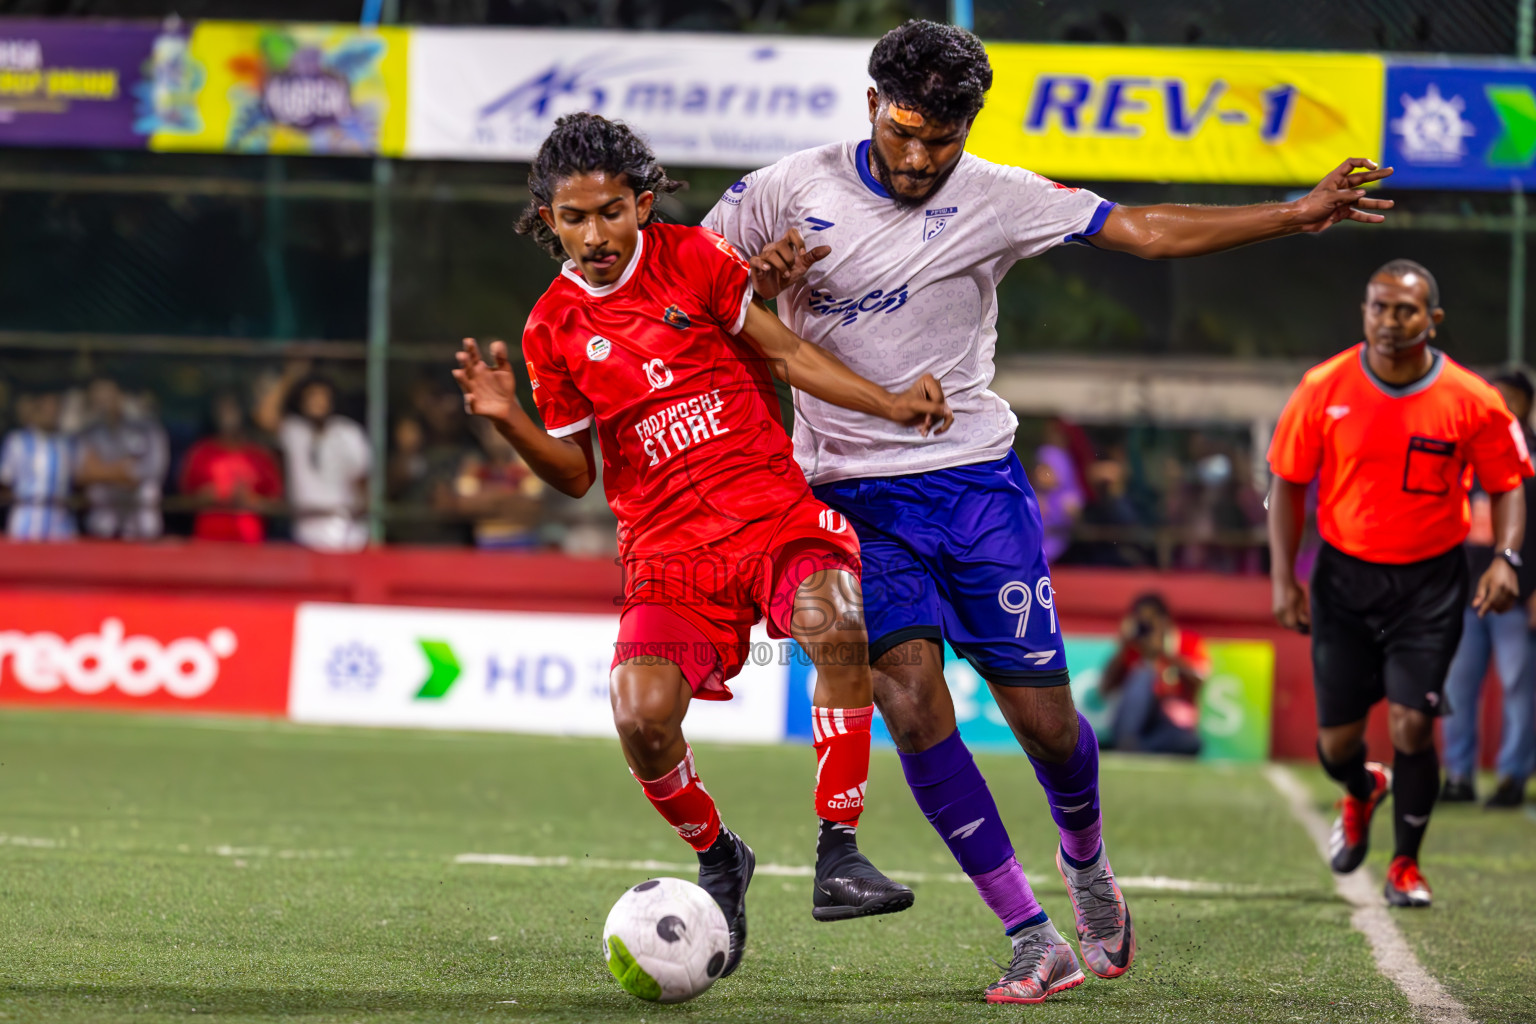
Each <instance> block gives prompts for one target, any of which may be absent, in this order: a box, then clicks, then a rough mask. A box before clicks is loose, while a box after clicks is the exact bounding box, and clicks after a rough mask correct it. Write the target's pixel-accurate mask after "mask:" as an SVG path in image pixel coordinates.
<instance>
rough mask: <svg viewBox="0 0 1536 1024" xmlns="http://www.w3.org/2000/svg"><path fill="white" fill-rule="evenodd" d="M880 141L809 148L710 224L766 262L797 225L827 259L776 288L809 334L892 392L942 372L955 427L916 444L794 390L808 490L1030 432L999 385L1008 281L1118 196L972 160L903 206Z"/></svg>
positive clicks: (979, 453)
mask: <svg viewBox="0 0 1536 1024" xmlns="http://www.w3.org/2000/svg"><path fill="white" fill-rule="evenodd" d="M869 147H870V142H869V140H867V139H866V140H863V141H860V142H851V141H850V142H843V143H837V144H834V145H831V146H822V147H820V148H819V149H810V150H805V151H803V152H800V153H796V154H794V155H793V156H788V157H785V158H784V159H783V160H780V161H779V162H778V163H776V164H774V165H772V166H771V167H766V168H764V169H762V170H760V171H754V172H753V173H751V174H749V175H747V176H746V177H745V178H743V179H741V181H739V182H737V183H736V184H735V185H733V186H732V187H731V189H730V190H729V191H728V192H726V193H725V196H724V197H723V198H722V199H721V200H720V202H719V203H718V204H716V206H715V208H714V209H713V210H711V211H710V213H709V215H708V216H707V217H705V219H704V226H705V227H707V228H709V229H711V230H713V231H716V232H718V233H719V234H722V235H724V236H725V237H726V238H727V239H729V240H730V242H731V244H732V245H734V246H736V248H737V249H739V250H740V251H742V252H743V253H748V254H752V255H756V254H757V253H760V252H762V251H763V250H764V249H766V248H768V246H769V245H771V244H772V243H773V242H775V241H777V240H778V238H779V237H780V236H781V235H783V234H784V232H785V230H786V228H788V227H797V228H798V229H799V231H800V233H801V236H802V237H803V238H804V239H805V242H806V244H807V245H810V246H817V245H826V246H830V247H831V253H830V254H829V255H828V256H827V257H826V258H824V259H822V260H820V261H818V262H817V263H816V264H815V265H814V266H812V267H811V268H810V270H809V272H808V273H807V274H806V275H805V276H803V277H801V278H799V279H798V280H796V281H794V282H793V283H791V284H790V285H789V287H788V288H786V289H785V290H784V291H783V292H782V293H781V294H780V295H779V296H778V308H779V315H780V317H781V318H782V319H783V320H784V322H785V323H786V324H788V325H789V327H790V329H791V330H793V331H794V332H795V333H797V334H799V335H800V336H801V337H802V338H805V339H807V340H809V341H814V342H815V343H816V344H818V345H820V346H822V347H823V348H825V349H827V350H828V351H830V352H832V353H834V354H836V355H837V357H838V358H839V359H841V360H842V361H843V362H844V363H847V364H848V365H849V366H850V367H851V368H853V370H854V371H855V372H856V373H860V374H863V375H865V376H867V377H869V378H870V379H871V380H877V381H879V382H880V383H881V384H882V385H883V386H885V387H887V388H890V387H893V386H895V385H896V384H897V383H898V382H903V381H907V382H910V381H914V380H918V379H919V378H921V376H922V375H923V374H924V373H931V374H933V375H934V376H935V377H937V378H939V380H940V381H941V382H942V383H943V385H944V395H945V398H946V399H947V400H948V401H949V405H950V408H951V409H953V410H954V412H955V424H954V426H953V427H951V428H950V429H949V430H948V431H946V432H944V433H943V434H939V435H937V436H930V437H917V436H916V435H915V434H914V433H913V432H912V431H910V430H902V429H901V428H900V427H895V426H894V425H892V424H885V423H882V421H881V420H880V419H879V418H878V417H875V416H868V415H865V414H863V413H856V412H850V411H848V410H846V409H839V408H837V407H836V406H834V405H831V404H829V403H827V402H822V401H819V400H818V399H815V398H812V397H810V396H809V395H806V394H804V393H803V392H798V391H797V392H796V393H795V456H796V458H797V460H798V461H799V462H800V467H801V468H802V469H803V470H805V475H806V477H807V478H808V479H809V480H810V482H811V483H812V484H823V483H831V482H833V481H835V480H846V479H849V478H850V477H869V476H896V475H905V474H908V473H921V472H925V471H927V470H932V469H945V468H948V467H951V466H964V465H969V464H971V463H975V462H984V461H990V460H993V459H997V458H1000V457H1002V456H1004V455H1006V454H1007V453H1008V452H1009V450H1010V449H1012V447H1013V436H1014V433H1015V431H1017V429H1018V426H1019V421H1018V420H1017V419H1016V418H1015V417H1014V415H1013V410H1011V409H1010V408H1009V407H1008V403H1007V402H1005V401H1003V400H1002V399H1001V398H999V397H998V396H997V395H995V394H993V393H992V391H991V390H990V388H991V385H992V376H993V362H992V359H993V352H994V350H995V349H996V347H997V284H998V282H999V281H1001V280H1002V278H1003V275H1004V274H1005V273H1007V272H1008V268H1009V267H1011V266H1013V265H1014V263H1016V262H1018V261H1019V260H1021V259H1025V258H1027V257H1030V256H1038V255H1039V254H1041V253H1043V252H1045V251H1046V250H1048V249H1051V248H1054V247H1055V246H1058V245H1061V244H1063V243H1065V242H1071V241H1077V240H1079V239H1081V238H1084V237H1086V236H1089V235H1092V234H1094V233H1096V232H1097V231H1098V230H1099V229H1100V228H1101V227H1102V226H1103V224H1104V220H1105V218H1106V217H1108V215H1109V212H1110V210H1111V209H1113V208H1114V204H1113V203H1110V202H1107V201H1105V200H1103V199H1100V198H1099V197H1098V196H1096V195H1094V194H1093V193H1092V192H1089V191H1087V190H1085V189H1072V188H1065V187H1063V186H1061V185H1058V184H1056V183H1054V182H1052V181H1049V180H1047V179H1045V178H1042V177H1040V176H1039V175H1038V174H1034V173H1032V172H1030V171H1025V170H1020V169H1019V168H1017V167H1008V166H1004V165H1001V164H995V163H991V162H990V161H987V160H982V159H980V158H979V157H975V156H972V155H970V154H969V153H965V154H962V155H961V157H960V162H959V163H958V164H957V165H956V166H955V169H954V171H953V172H952V173H951V174H950V176H949V179H948V180H947V181H946V182H945V183H944V187H943V188H942V189H940V190H939V191H938V192H937V193H935V194H934V195H933V196H932V197H931V198H930V199H929V200H928V201H926V202H922V203H918V204H916V205H911V206H900V205H897V204H895V203H894V202H893V201H892V199H891V195H890V193H889V192H887V191H886V189H885V187H884V186H883V185H881V183H880V182H879V180H878V179H876V178H875V176H874V175H873V174H872V173H871V172H870V169H869Z"/></svg>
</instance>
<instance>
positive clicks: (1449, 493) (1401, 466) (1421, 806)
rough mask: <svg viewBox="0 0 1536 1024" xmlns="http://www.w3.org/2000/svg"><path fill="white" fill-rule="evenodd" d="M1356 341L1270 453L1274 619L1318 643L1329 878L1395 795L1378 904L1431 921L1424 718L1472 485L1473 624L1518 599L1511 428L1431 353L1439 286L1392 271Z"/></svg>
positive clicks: (1430, 760) (1450, 631) (1285, 425)
mask: <svg viewBox="0 0 1536 1024" xmlns="http://www.w3.org/2000/svg"><path fill="white" fill-rule="evenodd" d="M1363 308H1364V314H1365V339H1366V340H1365V341H1364V342H1362V343H1361V344H1359V345H1356V346H1354V347H1353V348H1350V349H1348V350H1347V351H1345V352H1341V353H1339V354H1338V355H1336V356H1334V357H1333V358H1332V359H1330V360H1328V361H1327V362H1325V363H1322V364H1321V365H1318V366H1315V367H1313V368H1312V369H1311V370H1309V371H1307V375H1306V376H1305V377H1304V378H1302V382H1301V385H1300V386H1299V387H1298V388H1297V389H1296V391H1295V393H1294V394H1293V395H1291V399H1290V401H1289V402H1287V403H1286V407H1285V411H1284V412H1283V413H1281V415H1280V422H1279V424H1278V425H1277V426H1276V427H1275V436H1274V440H1273V441H1272V442H1271V444H1270V449H1269V466H1270V470H1271V471H1272V472H1273V473H1274V477H1275V481H1274V488H1273V490H1272V492H1271V494H1270V502H1269V546H1270V556H1271V566H1272V568H1271V575H1272V577H1273V581H1274V604H1275V617H1276V618H1278V619H1279V620H1280V623H1281V624H1282V625H1284V626H1286V627H1287V628H1290V629H1295V630H1297V631H1298V632H1301V633H1307V632H1310V633H1311V634H1312V674H1313V685H1314V687H1315V689H1316V692H1317V718H1318V730H1317V753H1318V757H1319V758H1320V759H1321V760H1322V763H1323V768H1324V770H1325V771H1327V772H1328V774H1329V775H1331V776H1332V777H1333V778H1334V779H1336V780H1338V781H1339V782H1340V783H1341V784H1342V785H1343V786H1344V789H1345V795H1344V798H1343V800H1342V801H1341V802H1340V815H1339V819H1338V820H1337V821H1335V822H1334V826H1333V837H1332V843H1331V847H1332V865H1333V870H1335V871H1337V872H1340V873H1347V872H1350V871H1353V870H1355V868H1357V867H1359V866H1360V863H1361V861H1363V860H1364V859H1365V854H1366V850H1367V848H1368V845H1369V842H1370V826H1371V815H1372V814H1373V813H1374V812H1375V810H1376V807H1377V805H1378V804H1380V802H1381V801H1382V800H1383V799H1384V798H1385V797H1386V794H1387V790H1388V789H1391V791H1392V795H1393V797H1394V800H1393V823H1394V826H1395V827H1394V832H1395V839H1396V849H1395V850H1394V851H1393V857H1392V863H1391V865H1390V867H1388V869H1387V882H1386V888H1385V892H1386V897H1387V902H1389V903H1391V904H1393V905H1395V906H1401V907H1427V906H1429V902H1430V890H1429V885H1428V883H1426V882H1425V881H1424V876H1423V875H1422V874H1421V873H1420V872H1419V865H1418V857H1419V845H1420V843H1421V842H1422V841H1423V839H1424V830H1425V828H1426V827H1427V826H1428V824H1429V814H1430V811H1431V809H1432V808H1433V807H1434V803H1435V796H1436V794H1437V793H1438V791H1439V788H1440V760H1439V757H1438V755H1437V754H1436V752H1435V737H1434V719H1435V716H1436V715H1438V714H1440V713H1441V711H1442V710H1444V709H1443V707H1442V700H1441V690H1442V688H1443V687H1444V684H1445V677H1446V672H1447V670H1448V669H1449V668H1450V664H1451V658H1452V656H1453V655H1454V654H1455V652H1456V645H1457V644H1458V643H1459V642H1460V640H1461V626H1462V608H1463V607H1464V606H1465V605H1466V603H1467V596H1468V590H1469V588H1470V587H1471V585H1472V584H1471V581H1470V580H1469V579H1468V573H1467V561H1466V558H1465V557H1464V556H1463V555H1462V552H1461V544H1462V542H1463V541H1464V540H1465V539H1466V536H1467V531H1468V528H1469V527H1470V525H1471V511H1470V506H1469V502H1468V487H1469V484H1470V472H1469V469H1470V470H1475V471H1476V473H1477V478H1478V480H1479V481H1481V483H1482V485H1483V489H1484V490H1486V491H1487V492H1488V493H1489V494H1490V495H1491V496H1492V499H1493V525H1494V537H1495V542H1494V548H1495V550H1496V551H1498V552H1499V554H1500V557H1497V558H1495V559H1494V560H1493V564H1492V565H1491V566H1490V567H1489V568H1488V571H1487V572H1485V573H1483V575H1482V577H1481V578H1480V579H1479V580H1478V581H1477V584H1476V590H1475V592H1473V594H1472V607H1473V609H1474V610H1476V611H1477V613H1478V614H1483V613H1485V612H1490V611H1493V612H1498V611H1504V610H1506V609H1508V608H1509V607H1510V606H1511V605H1512V604H1513V603H1514V601H1515V598H1516V595H1517V592H1518V586H1519V585H1518V581H1517V580H1516V578H1515V569H1516V568H1518V567H1519V566H1520V554H1519V551H1520V545H1521V542H1522V540H1523V537H1524V533H1525V495H1524V492H1523V490H1522V488H1521V486H1520V483H1521V480H1522V478H1523V477H1527V476H1531V475H1532V466H1531V460H1530V454H1529V452H1528V451H1527V450H1526V446H1525V437H1524V434H1523V433H1522V432H1521V430H1520V426H1519V424H1517V423H1516V422H1515V419H1514V417H1513V416H1511V415H1510V413H1509V410H1508V409H1507V408H1506V407H1505V405H1504V400H1503V399H1502V398H1501V397H1500V396H1499V393H1498V392H1497V391H1495V390H1494V389H1493V387H1492V386H1491V385H1489V384H1487V383H1486V382H1485V381H1483V379H1482V378H1480V377H1478V376H1477V375H1476V374H1474V373H1472V372H1471V371H1470V370H1467V369H1466V368H1464V367H1462V366H1460V365H1459V364H1457V363H1455V362H1453V361H1452V360H1451V359H1450V357H1449V356H1447V355H1446V354H1445V353H1444V352H1441V351H1439V350H1438V349H1436V348H1434V347H1433V346H1432V345H1431V344H1430V342H1431V341H1432V340H1433V339H1434V337H1435V328H1436V326H1437V325H1438V324H1439V323H1440V322H1441V321H1442V320H1443V319H1444V318H1445V311H1444V310H1443V309H1441V308H1440V289H1439V286H1438V285H1437V284H1436V283H1435V279H1434V277H1433V275H1431V274H1430V272H1429V271H1428V270H1426V269H1424V268H1423V267H1422V266H1420V265H1419V264H1417V263H1414V262H1413V261H1411V260H1393V261H1392V262H1391V263H1388V264H1387V265H1386V266H1384V267H1382V268H1381V269H1380V270H1378V271H1376V273H1375V274H1373V275H1372V276H1371V280H1370V283H1369V285H1368V286H1367V289H1366V295H1365V304H1364V307H1363ZM1314 479H1316V480H1317V481H1318V501H1317V527H1318V532H1319V533H1320V534H1322V538H1323V541H1324V544H1323V549H1322V552H1321V553H1320V554H1319V555H1318V559H1317V567H1316V569H1315V570H1314V571H1313V574H1312V587H1311V591H1312V593H1311V604H1310V607H1309V606H1308V599H1307V594H1306V593H1305V592H1304V591H1303V590H1302V587H1301V584H1300V582H1298V581H1297V579H1296V549H1297V547H1298V545H1299V544H1300V542H1301V532H1302V524H1303V520H1304V516H1305V511H1304V501H1305V497H1306V493H1307V488H1308V486H1309V485H1310V484H1311V483H1312V481H1313V480H1314ZM1382 698H1386V700H1387V702H1388V718H1387V722H1388V729H1389V732H1390V734H1391V737H1392V748H1393V762H1392V768H1391V769H1390V770H1389V769H1387V768H1386V767H1384V766H1382V765H1380V764H1376V763H1374V762H1368V761H1367V760H1366V750H1365V721H1366V715H1367V714H1369V712H1370V709H1371V706H1372V705H1374V704H1375V703H1376V702H1377V701H1379V700H1381V699H1382Z"/></svg>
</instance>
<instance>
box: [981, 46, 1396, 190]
mask: <svg viewBox="0 0 1536 1024" xmlns="http://www.w3.org/2000/svg"><path fill="white" fill-rule="evenodd" d="M987 52H988V54H989V55H990V56H991V58H992V67H993V71H994V75H995V79H994V82H993V86H992V92H991V94H990V96H989V97H988V100H987V106H986V109H984V110H983V111H982V113H981V116H980V117H979V118H978V119H977V122H976V126H975V128H974V130H973V131H972V133H971V140H970V147H969V148H970V149H971V151H972V152H974V153H976V154H977V155H979V156H982V157H985V158H987V159H989V160H996V161H998V162H1000V163H1009V164H1017V165H1019V166H1023V167H1028V168H1030V169H1031V170H1034V171H1037V172H1039V173H1041V174H1044V175H1047V176H1049V177H1053V178H1061V179H1064V180H1067V181H1068V182H1069V183H1070V182H1074V181H1083V180H1098V181H1104V180H1116V181H1179V182H1210V183H1228V184H1242V183H1247V184H1268V185H1307V184H1313V183H1315V182H1317V181H1318V180H1319V179H1321V178H1322V176H1323V175H1324V174H1326V173H1327V172H1328V171H1330V170H1332V169H1333V168H1334V167H1336V166H1338V164H1339V163H1340V162H1341V161H1342V160H1343V159H1344V158H1345V157H1351V156H1365V157H1373V158H1374V157H1379V155H1380V149H1381V138H1382V136H1381V128H1382V85H1383V78H1384V65H1383V63H1382V60H1381V58H1380V57H1377V56H1373V55H1369V54H1350V53H1334V54H1320V53H1281V52H1264V51H1251V50H1195V49H1172V48H1153V47H1134V46H1052V45H1029V44H1015V43H994V44H991V45H989V46H988V47H987Z"/></svg>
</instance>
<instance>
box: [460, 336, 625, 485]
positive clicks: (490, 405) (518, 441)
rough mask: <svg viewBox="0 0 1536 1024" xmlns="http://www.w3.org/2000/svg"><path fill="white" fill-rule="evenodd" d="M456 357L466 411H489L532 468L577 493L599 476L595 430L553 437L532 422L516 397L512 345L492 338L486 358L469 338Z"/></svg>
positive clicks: (490, 418)
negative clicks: (509, 354) (594, 455)
mask: <svg viewBox="0 0 1536 1024" xmlns="http://www.w3.org/2000/svg"><path fill="white" fill-rule="evenodd" d="M456 357H457V359H458V363H459V368H458V369H457V370H454V371H453V379H454V380H456V381H458V383H459V390H460V391H463V392H464V411H465V412H469V413H473V414H474V415H476V416H484V417H485V418H486V420H488V421H489V422H490V423H491V425H492V426H494V427H495V428H496V432H497V433H498V434H500V435H501V436H502V437H504V438H506V439H507V441H508V442H509V443H510V444H511V445H512V447H513V448H516V449H517V454H519V455H521V456H522V457H523V461H524V462H526V463H528V468H529V469H531V470H533V471H534V473H535V474H537V475H538V477H539V478H540V479H541V480H543V481H544V482H545V483H547V484H549V485H550V486H551V487H553V488H554V489H555V490H557V491H560V492H561V493H562V494H568V495H570V496H571V497H573V498H579V497H581V496H582V495H583V494H586V493H587V490H588V489H589V488H591V486H592V482H593V481H594V480H596V479H597V467H596V464H595V463H594V461H593V458H592V437H591V435H590V434H589V433H586V432H583V433H580V434H574V435H572V436H570V437H551V436H550V435H549V434H548V433H546V432H545V431H544V429H543V428H542V427H540V426H539V425H538V424H537V423H535V422H533V418H532V417H531V416H529V415H528V414H527V413H526V412H524V411H523V407H522V406H521V405H520V404H519V403H518V401H517V378H516V377H515V376H513V373H512V364H511V362H510V360H508V359H507V346H506V345H505V344H504V343H503V342H500V341H493V342H491V361H490V363H489V364H487V363H486V361H485V360H484V359H482V358H481V356H480V346H479V345H477V344H476V343H475V340H474V339H473V338H465V339H464V348H463V350H461V351H460V352H458V353H456Z"/></svg>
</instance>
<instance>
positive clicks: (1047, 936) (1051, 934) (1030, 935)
mask: <svg viewBox="0 0 1536 1024" xmlns="http://www.w3.org/2000/svg"><path fill="white" fill-rule="evenodd" d="M1008 938H1009V939H1011V940H1012V941H1013V948H1014V949H1018V948H1019V946H1021V945H1022V944H1023V943H1025V942H1026V941H1029V940H1036V941H1038V940H1040V939H1044V940H1046V941H1047V942H1066V941H1067V940H1066V939H1064V938H1062V937H1061V932H1058V931H1057V930H1056V926H1055V925H1053V924H1051V919H1050V918H1046V919H1045V920H1044V921H1042V922H1040V923H1039V924H1037V925H1035V926H1034V927H1033V928H1026V929H1024V930H1023V931H1021V932H1016V933H1014V934H1013V935H1010V936H1008Z"/></svg>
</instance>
